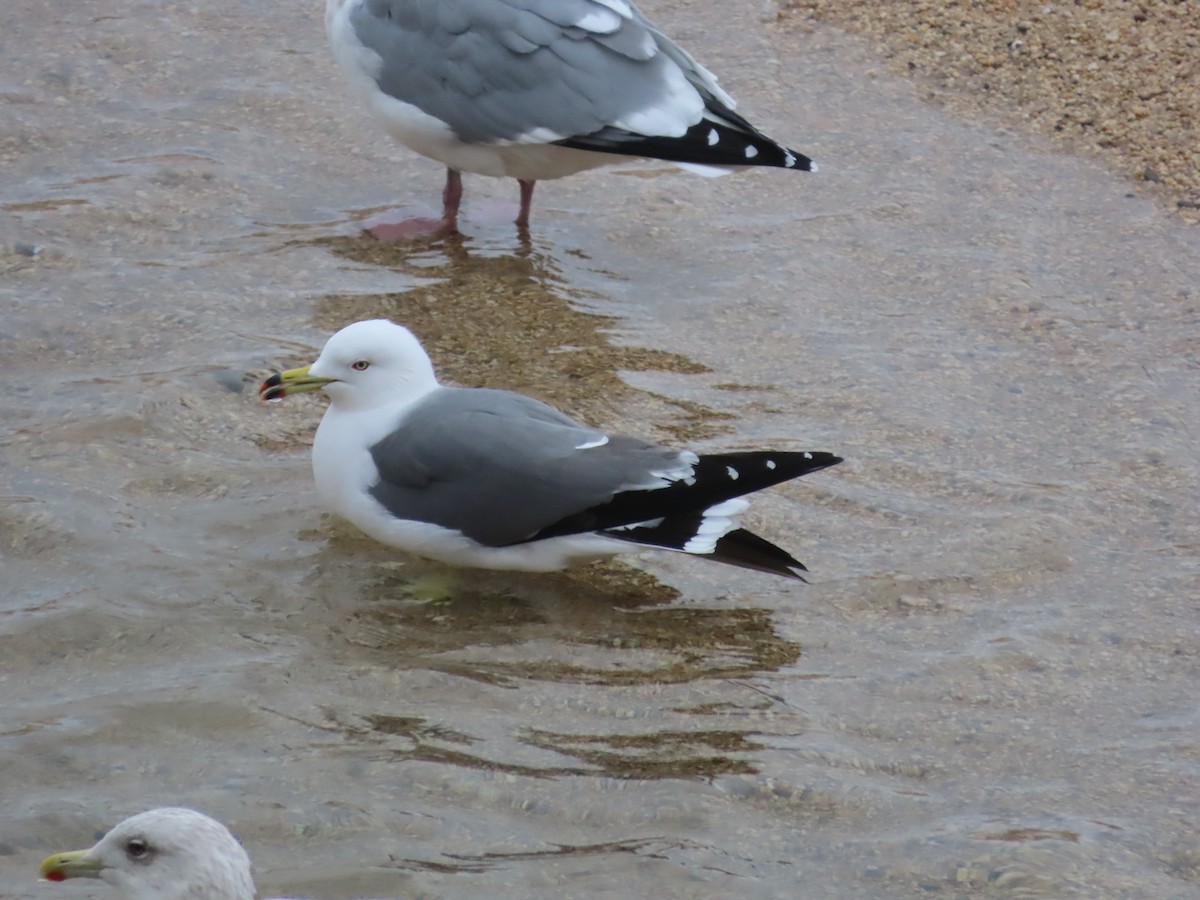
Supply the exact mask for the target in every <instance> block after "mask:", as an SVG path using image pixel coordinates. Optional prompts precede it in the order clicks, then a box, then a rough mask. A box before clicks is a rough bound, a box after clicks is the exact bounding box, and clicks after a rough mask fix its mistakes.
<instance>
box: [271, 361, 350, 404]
mask: <svg viewBox="0 0 1200 900" xmlns="http://www.w3.org/2000/svg"><path fill="white" fill-rule="evenodd" d="M310 368H312V367H311V366H303V367H302V368H299V369H287V370H286V371H283V372H276V373H275V374H274V375H272V376H271V377H270V378H268V379H267V380H266V381H264V382H263V383H262V387H260V388H259V389H258V396H259V397H261V398H262V399H264V400H282V399H283V398H284V397H286V396H287V395H288V394H301V393H303V392H304V391H319V390H320V389H321V388H323V387H325V385H327V384H329V382H331V381H337V379H336V378H318V377H317V376H316V375H309V374H308V370H309V369H310Z"/></svg>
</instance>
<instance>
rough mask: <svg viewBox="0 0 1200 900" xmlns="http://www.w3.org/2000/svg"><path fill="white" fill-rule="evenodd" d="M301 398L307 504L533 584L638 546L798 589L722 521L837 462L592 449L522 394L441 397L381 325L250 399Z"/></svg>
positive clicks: (597, 445)
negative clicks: (305, 417) (314, 498)
mask: <svg viewBox="0 0 1200 900" xmlns="http://www.w3.org/2000/svg"><path fill="white" fill-rule="evenodd" d="M314 390H324V391H325V392H326V393H327V394H328V395H329V398H330V404H329V409H328V410H326V412H325V416H324V418H322V419H321V425H320V427H319V428H318V429H317V436H316V439H315V441H314V442H313V456H312V465H313V475H314V477H315V480H316V484H317V491H318V493H319V494H320V496H321V499H322V501H323V502H324V503H325V504H326V505H327V506H328V507H329V508H330V509H332V510H333V511H334V512H336V513H338V514H339V515H341V516H343V517H344V518H346V519H348V520H350V521H351V522H353V523H354V524H355V525H357V526H358V527H359V528H361V529H362V530H363V531H364V532H366V533H367V534H368V535H370V536H371V537H373V538H375V539H376V540H379V541H382V542H383V543H385V544H390V545H392V546H395V547H399V548H401V549H403V550H407V551H409V552H411V553H415V554H417V555H420V556H427V557H430V558H433V559H437V560H441V561H443V562H448V563H453V564H456V565H466V566H478V567H480V568H486V569H519V570H524V571H531V572H546V571H551V570H554V569H561V568H563V567H565V566H567V565H569V564H571V563H573V562H576V561H582V560H589V559H597V558H602V557H605V556H612V555H615V554H617V553H622V552H628V551H630V550H632V549H633V547H634V546H636V545H645V546H650V547H660V548H665V549H669V550H678V551H682V552H684V553H692V554H696V555H698V556H701V557H706V558H708V559H714V560H717V561H718V562H724V563H730V564H732V565H735V566H743V567H745V568H747V569H757V570H759V571H763V572H771V573H774V574H776V575H783V576H786V577H789V578H800V574H799V572H800V571H802V570H804V565H803V564H802V563H801V562H800V561H799V560H797V559H795V558H794V557H792V556H791V554H789V553H787V552H786V551H784V550H781V549H780V548H779V547H776V546H775V545H774V544H772V543H770V542H769V541H766V540H764V539H763V538H760V537H758V536H757V535H754V534H751V533H750V532H749V531H746V530H745V529H743V528H738V527H737V523H736V522H735V520H734V517H735V516H736V515H737V514H738V513H740V512H742V511H743V510H745V509H746V507H747V506H749V502H748V501H747V500H744V499H742V495H743V494H749V493H752V492H753V491H757V490H760V489H761V488H765V487H769V486H770V485H773V484H778V483H779V482H781V481H787V480H789V479H792V478H798V477H800V476H801V475H806V474H808V473H809V472H815V471H817V470H818V469H824V468H826V467H827V466H832V465H835V464H837V463H839V462H841V459H840V458H839V457H837V456H834V455H833V454H830V453H818V452H783V451H780V452H775V451H747V452H740V453H718V454H710V455H705V456H698V455H696V454H695V453H693V452H691V451H689V450H683V451H679V450H669V449H667V448H665V447H659V446H656V445H654V444H650V443H646V442H645V441H640V440H636V439H634V438H628V437H620V436H616V435H607V434H604V433H603V432H601V431H597V430H596V429H594V428H588V427H586V426H584V425H580V424H578V423H577V422H574V421H572V420H571V419H569V418H567V417H566V416H565V415H563V414H562V413H560V412H559V411H558V410H556V409H553V408H552V407H549V406H547V405H546V404H544V403H541V402H539V401H537V400H534V399H533V398H531V397H526V396H524V395H522V394H514V393H510V392H508V391H498V390H490V389H486V388H452V387H443V386H442V385H440V384H438V381H437V377H436V376H435V375H434V372H433V364H432V363H431V362H430V360H429V356H428V355H427V354H426V353H425V351H424V349H422V347H421V345H420V343H418V341H417V339H416V337H414V336H413V334H412V333H411V332H410V331H409V330H408V329H406V328H404V327H402V326H400V325H396V324H395V323H393V322H389V321H387V320H384V319H374V320H371V321H366V322H356V323H354V324H353V325H349V326H347V327H345V328H343V329H342V330H341V331H339V332H338V333H337V334H335V335H334V336H333V337H331V338H330V339H329V341H328V342H327V343H326V344H325V348H324V349H323V350H322V351H321V355H320V356H319V357H318V358H317V361H316V362H315V363H313V364H312V365H311V366H308V367H306V368H301V369H291V370H289V371H286V372H281V373H279V374H277V375H273V376H271V377H270V378H269V379H267V381H266V383H265V384H263V386H262V387H261V388H260V389H259V394H260V395H261V396H262V397H263V398H264V399H267V400H275V399H280V398H282V397H284V396H286V395H287V394H292V393H298V392H300V391H314ZM801 580H803V579H801Z"/></svg>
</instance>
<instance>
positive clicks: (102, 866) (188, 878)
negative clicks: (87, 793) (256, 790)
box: [42, 807, 254, 900]
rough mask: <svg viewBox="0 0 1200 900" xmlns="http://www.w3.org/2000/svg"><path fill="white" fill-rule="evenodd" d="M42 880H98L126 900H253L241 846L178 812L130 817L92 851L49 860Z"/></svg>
mask: <svg viewBox="0 0 1200 900" xmlns="http://www.w3.org/2000/svg"><path fill="white" fill-rule="evenodd" d="M42 877H43V878H45V879H47V880H48V881H65V880H66V879H68V878H99V879H100V880H102V881H105V882H108V884H110V885H112V886H113V887H114V888H116V889H117V890H118V891H120V892H121V894H122V896H124V897H125V898H127V900H254V881H253V880H252V879H251V877H250V858H249V857H248V856H246V851H245V850H243V849H242V845H241V844H239V843H238V842H237V840H236V839H235V838H234V836H233V835H232V834H230V833H229V829H227V828H226V827H225V826H224V825H222V824H221V823H220V822H218V821H216V820H215V819H210V818H209V817H208V816H206V815H204V814H203V813H198V812H196V811H195V810H192V809H182V808H179V807H164V808H162V809H152V810H150V811H149V812H144V813H138V814H137V815H136V816H130V817H129V818H128V819H126V820H125V821H124V822H121V823H120V824H119V825H117V826H115V827H114V828H113V829H112V830H111V831H110V832H109V833H108V834H106V835H105V836H104V837H103V838H101V839H100V840H99V842H97V844H96V846H94V847H92V848H91V849H90V850H73V851H70V852H68V853H55V854H54V855H53V856H50V857H47V858H46V860H45V861H44V862H43V863H42Z"/></svg>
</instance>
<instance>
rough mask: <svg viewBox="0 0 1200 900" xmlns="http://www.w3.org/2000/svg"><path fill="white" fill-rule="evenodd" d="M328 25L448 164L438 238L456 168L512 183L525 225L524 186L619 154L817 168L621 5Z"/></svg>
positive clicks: (405, 127) (696, 167)
mask: <svg viewBox="0 0 1200 900" xmlns="http://www.w3.org/2000/svg"><path fill="white" fill-rule="evenodd" d="M325 27H326V30H327V31H328V32H329V40H330V44H331V45H332V47H333V55H334V57H335V58H336V59H337V61H338V63H339V64H340V65H341V67H342V69H343V70H344V71H345V73H346V74H347V76H348V77H349V80H350V85H351V87H352V89H353V91H354V93H356V94H357V95H358V96H359V97H360V98H362V100H364V101H365V102H366V104H367V107H368V108H369V109H370V111H371V112H372V114H373V115H374V116H375V117H376V118H377V119H379V120H380V122H382V123H383V126H384V128H385V129H386V130H387V132H388V134H390V135H391V136H392V137H393V138H395V139H396V140H397V141H399V142H400V143H402V144H404V145H405V146H406V147H408V148H409V149H410V150H413V151H415V152H417V153H419V154H421V155H422V156H428V157H430V158H431V159H436V160H438V161H439V162H441V163H444V164H445V165H446V187H445V190H444V191H443V194H442V220H441V223H440V225H441V227H442V228H443V229H445V230H448V231H453V230H454V229H455V227H456V222H457V217H458V207H459V202H460V200H461V199H462V176H461V173H462V172H475V173H477V174H480V175H493V176H507V177H510V178H516V179H517V180H518V181H519V182H520V185H521V209H520V212H519V213H518V215H517V224H518V225H520V226H526V225H528V224H529V206H530V203H531V202H532V200H533V186H534V182H535V181H537V180H538V179H541V178H562V177H563V176H565V175H573V174H575V173H576V172H582V171H583V170H585V169H592V168H595V167H597V166H604V165H610V164H612V163H615V162H620V161H621V159H622V158H627V157H651V158H654V159H662V160H667V161H669V162H672V163H675V164H676V165H679V166H680V167H682V168H685V169H689V170H691V171H693V172H698V173H700V174H702V175H723V174H726V173H728V172H733V171H737V170H738V169H742V168H745V167H747V166H776V167H778V168H783V169H802V170H806V171H810V170H814V169H815V168H816V166H814V165H813V163H812V160H810V159H809V158H808V157H807V156H805V155H803V154H802V153H797V152H796V151H795V150H789V149H787V148H786V147H784V146H782V145H781V144H778V143H776V142H775V141H773V140H771V139H770V138H769V137H767V136H766V135H764V134H763V133H762V132H760V131H759V130H758V129H756V128H755V127H754V126H753V125H751V124H750V123H749V122H748V121H746V119H744V118H743V117H742V116H740V115H738V113H736V112H735V111H734V107H735V106H736V103H735V102H734V100H733V98H732V97H730V96H729V94H727V93H725V91H723V90H722V89H721V88H720V87H719V86H718V85H717V79H716V78H715V77H714V76H713V74H712V73H711V72H709V71H708V70H707V69H706V68H704V67H703V66H702V65H700V64H699V63H698V62H696V60H694V59H693V58H692V57H691V55H690V54H688V53H687V51H685V50H683V49H682V48H681V47H679V46H677V45H676V44H675V43H674V42H673V41H671V39H670V38H668V37H667V36H666V35H665V34H663V33H662V32H661V31H660V30H659V29H658V28H657V27H656V26H655V25H653V24H652V23H651V22H650V21H649V20H648V19H647V18H646V17H645V16H643V15H642V13H641V12H640V11H639V10H638V9H637V7H635V6H634V5H633V4H632V3H630V2H628V0H326V6H325Z"/></svg>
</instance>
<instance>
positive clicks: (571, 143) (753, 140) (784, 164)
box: [555, 110, 816, 174]
mask: <svg viewBox="0 0 1200 900" xmlns="http://www.w3.org/2000/svg"><path fill="white" fill-rule="evenodd" d="M555 143H556V144H560V145H561V146H563V147H571V148H573V149H575V150H593V151H597V152H600V153H617V154H620V155H623V156H645V157H649V158H651V159H661V160H665V161H666V162H673V163H680V164H683V165H686V166H712V167H715V168H717V169H724V168H731V167H735V166H774V167H776V168H780V169H799V170H800V171H802V172H812V171H816V166H815V165H814V164H813V161H812V160H811V159H809V158H808V157H807V156H805V155H804V154H803V153H800V152H798V151H796V150H789V149H788V148H787V147H785V146H783V145H782V144H779V143H777V142H776V141H773V140H771V138H769V137H767V136H766V135H765V134H763V133H762V132H761V131H759V130H758V129H757V128H755V127H754V126H753V125H751V124H750V123H749V122H747V121H746V120H745V119H743V118H742V117H741V116H739V115H738V114H737V113H735V112H733V111H732V110H729V111H728V112H725V113H724V114H723V115H721V116H719V117H717V116H713V117H712V118H710V117H709V116H705V117H704V118H703V119H701V120H700V121H699V122H697V123H696V124H695V125H693V126H692V127H691V128H689V129H688V130H687V131H686V132H685V133H684V134H682V135H680V136H679V137H662V136H656V135H646V134H636V133H634V132H630V131H624V130H622V129H620V128H613V127H611V126H609V127H607V128H602V129H601V130H599V131H597V132H594V133H592V134H588V135H582V136H580V137H573V138H567V139H566V140H562V141H555ZM712 174H721V173H720V171H717V172H713V173H712Z"/></svg>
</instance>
